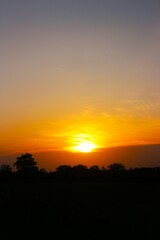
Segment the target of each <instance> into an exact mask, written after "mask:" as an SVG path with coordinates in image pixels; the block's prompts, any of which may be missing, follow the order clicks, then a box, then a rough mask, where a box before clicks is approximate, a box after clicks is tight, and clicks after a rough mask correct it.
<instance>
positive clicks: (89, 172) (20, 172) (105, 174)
mask: <svg viewBox="0 0 160 240" xmlns="http://www.w3.org/2000/svg"><path fill="white" fill-rule="evenodd" d="M13 167H15V168H16V171H13V169H12V167H11V166H10V165H8V164H2V165H1V166H0V180H1V181H3V180H5V181H6V180H9V181H10V180H16V181H19V180H27V181H29V180H31V181H32V180H40V181H41V180H43V181H149V182H151V181H160V167H154V168H151V167H141V168H129V169H127V168H126V167H125V166H124V165H123V164H122V163H113V164H110V165H109V166H108V167H107V168H105V167H101V168H100V167H99V166H97V165H94V166H91V167H87V166H85V165H83V164H78V165H75V166H70V165H61V166H59V167H57V168H56V169H55V170H54V171H49V172H48V171H46V169H44V168H41V169H39V168H38V166H37V162H36V161H35V159H34V157H33V155H32V154H30V153H25V154H22V155H21V156H18V157H17V158H16V161H15V162H14V163H13Z"/></svg>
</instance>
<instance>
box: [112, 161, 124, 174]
mask: <svg viewBox="0 0 160 240" xmlns="http://www.w3.org/2000/svg"><path fill="white" fill-rule="evenodd" d="M108 169H109V171H111V172H120V171H124V170H125V169H126V168H125V166H124V165H123V164H122V163H113V164H111V165H109V166H108Z"/></svg>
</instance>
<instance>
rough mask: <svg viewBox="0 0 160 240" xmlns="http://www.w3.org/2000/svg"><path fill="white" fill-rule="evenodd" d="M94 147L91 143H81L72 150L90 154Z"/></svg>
mask: <svg viewBox="0 0 160 240" xmlns="http://www.w3.org/2000/svg"><path fill="white" fill-rule="evenodd" d="M95 147H96V146H95V144H93V143H92V142H82V143H80V144H79V145H78V146H75V147H73V149H74V150H76V151H79V152H83V153H88V152H92V151H93V150H94V148H95Z"/></svg>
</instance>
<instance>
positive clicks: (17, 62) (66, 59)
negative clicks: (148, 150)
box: [0, 0, 160, 156]
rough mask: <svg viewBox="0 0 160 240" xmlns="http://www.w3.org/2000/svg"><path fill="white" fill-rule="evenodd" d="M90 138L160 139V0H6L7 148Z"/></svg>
mask: <svg viewBox="0 0 160 240" xmlns="http://www.w3.org/2000/svg"><path fill="white" fill-rule="evenodd" d="M86 143H87V144H88V143H89V144H93V148H94V151H100V149H102V148H103V149H104V148H109V147H117V146H126V145H127V146H128V145H145V144H159V143H160V1H159V0H27V1H26V0H14V1H13V0H1V1H0V155H1V156H3V155H6V154H13V153H19V152H27V151H28V152H29V151H30V152H43V151H64V150H65V151H79V146H81V144H86ZM86 154H87V153H86Z"/></svg>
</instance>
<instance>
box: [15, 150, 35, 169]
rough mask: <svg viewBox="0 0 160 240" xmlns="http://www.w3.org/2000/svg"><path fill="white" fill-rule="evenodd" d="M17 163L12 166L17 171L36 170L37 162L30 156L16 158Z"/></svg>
mask: <svg viewBox="0 0 160 240" xmlns="http://www.w3.org/2000/svg"><path fill="white" fill-rule="evenodd" d="M16 159H17V161H16V162H15V163H14V164H13V166H15V167H16V169H17V171H29V170H32V171H33V170H34V171H35V170H38V167H37V166H36V165H37V162H36V161H35V160H34V158H33V156H32V154H30V153H25V154H22V155H21V156H19V157H17V158H16Z"/></svg>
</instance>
